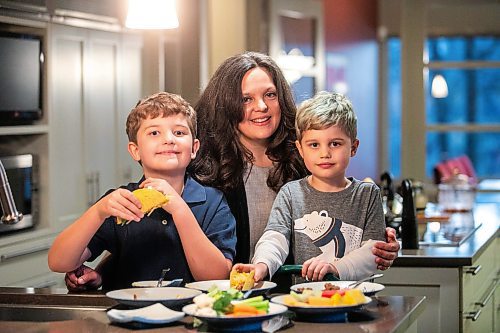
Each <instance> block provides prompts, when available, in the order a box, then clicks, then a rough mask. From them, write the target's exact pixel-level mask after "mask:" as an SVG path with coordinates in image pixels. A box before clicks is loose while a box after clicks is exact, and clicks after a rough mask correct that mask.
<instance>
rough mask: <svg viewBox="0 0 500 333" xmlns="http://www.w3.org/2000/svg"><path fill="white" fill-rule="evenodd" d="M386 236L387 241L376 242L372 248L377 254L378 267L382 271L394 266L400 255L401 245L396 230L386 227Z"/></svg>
mask: <svg viewBox="0 0 500 333" xmlns="http://www.w3.org/2000/svg"><path fill="white" fill-rule="evenodd" d="M385 237H386V240H387V242H376V243H375V245H374V247H373V250H372V253H373V254H374V255H375V256H377V258H375V262H376V263H377V269H379V270H382V271H385V270H386V269H389V267H391V266H392V264H393V262H394V260H395V259H396V258H397V257H398V251H399V249H400V247H401V246H400V245H399V242H398V241H397V240H396V230H394V229H393V228H386V229H385Z"/></svg>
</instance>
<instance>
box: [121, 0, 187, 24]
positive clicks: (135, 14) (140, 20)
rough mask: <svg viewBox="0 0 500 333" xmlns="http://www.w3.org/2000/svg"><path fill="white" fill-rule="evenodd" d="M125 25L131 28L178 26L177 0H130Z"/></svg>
mask: <svg viewBox="0 0 500 333" xmlns="http://www.w3.org/2000/svg"><path fill="white" fill-rule="evenodd" d="M125 26H126V27H127V28H131V29H174V28H177V27H178V26H179V20H178V19H177V10H176V9H175V0H128V13H127V20H126V21H125Z"/></svg>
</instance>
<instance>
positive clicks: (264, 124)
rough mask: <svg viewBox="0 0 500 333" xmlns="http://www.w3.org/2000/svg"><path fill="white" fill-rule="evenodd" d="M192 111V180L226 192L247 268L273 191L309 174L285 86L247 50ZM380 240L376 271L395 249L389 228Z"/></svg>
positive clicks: (267, 63) (267, 60) (225, 66)
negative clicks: (195, 138)
mask: <svg viewBox="0 0 500 333" xmlns="http://www.w3.org/2000/svg"><path fill="white" fill-rule="evenodd" d="M195 109H196V112H197V114H198V119H199V121H198V128H199V133H200V142H201V148H200V151H199V154H198V156H197V159H195V161H193V163H192V164H191V171H192V174H194V176H195V177H197V178H198V179H199V180H200V181H201V182H202V183H204V184H207V185H209V186H213V187H216V188H219V189H221V190H222V191H223V192H224V193H225V195H226V198H227V200H228V203H229V207H230V208H231V211H232V213H233V215H234V216H235V218H236V229H237V246H236V259H235V262H242V263H247V262H250V260H251V258H252V255H253V250H254V248H255V244H256V243H257V241H258V239H259V238H260V236H261V235H262V234H263V232H264V229H265V227H266V224H267V219H268V217H269V213H270V210H271V206H272V203H273V201H274V198H275V197H276V193H277V191H278V190H279V189H280V188H281V186H282V185H283V184H285V183H287V182H288V181H290V180H295V179H300V178H303V177H304V176H306V173H307V170H306V168H305V166H304V164H303V162H302V159H301V158H300V156H299V153H298V151H297V149H296V147H295V140H296V135H295V130H294V122H295V111H296V107H295V103H294V100H293V97H292V92H291V89H290V86H289V85H288V83H287V82H286V80H285V78H284V76H283V73H282V72H281V70H280V69H279V67H278V66H277V64H276V63H275V62H274V61H273V60H272V58H271V57H269V56H267V55H264V54H261V53H255V52H246V53H243V54H238V55H235V56H232V57H230V58H228V59H227V60H225V61H224V62H223V63H222V64H221V65H220V66H219V68H218V69H217V71H216V72H215V74H214V75H213V77H212V78H211V79H210V82H209V83H208V85H207V87H206V88H205V91H204V92H203V94H202V96H201V97H200V99H199V101H198V103H197V105H196V106H195ZM250 221H251V222H250ZM386 236H387V240H388V243H385V242H377V243H376V245H375V248H374V249H373V253H374V254H375V255H376V256H377V259H376V262H377V264H378V266H379V267H378V268H379V269H382V270H384V269H387V268H389V267H390V266H391V264H392V262H393V261H394V259H395V258H396V257H397V251H398V250H399V243H398V242H397V241H396V238H395V231H394V229H391V228H388V230H387V231H386Z"/></svg>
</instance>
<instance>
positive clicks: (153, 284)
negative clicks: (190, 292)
mask: <svg viewBox="0 0 500 333" xmlns="http://www.w3.org/2000/svg"><path fill="white" fill-rule="evenodd" d="M181 284H182V279H174V280H171V281H167V280H163V281H161V285H160V286H158V280H146V281H136V282H132V287H136V288H159V287H178V286H180V285H181Z"/></svg>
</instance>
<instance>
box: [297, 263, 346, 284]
mask: <svg viewBox="0 0 500 333" xmlns="http://www.w3.org/2000/svg"><path fill="white" fill-rule="evenodd" d="M328 273H332V274H333V275H335V276H337V277H338V276H339V272H338V271H337V269H336V268H335V266H333V265H332V264H331V263H329V262H326V261H324V260H323V259H318V258H317V257H315V258H311V259H309V260H306V261H305V262H304V264H303V265H302V277H303V278H304V279H306V280H308V281H322V280H323V278H324V277H325V275H326V274H328Z"/></svg>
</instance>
